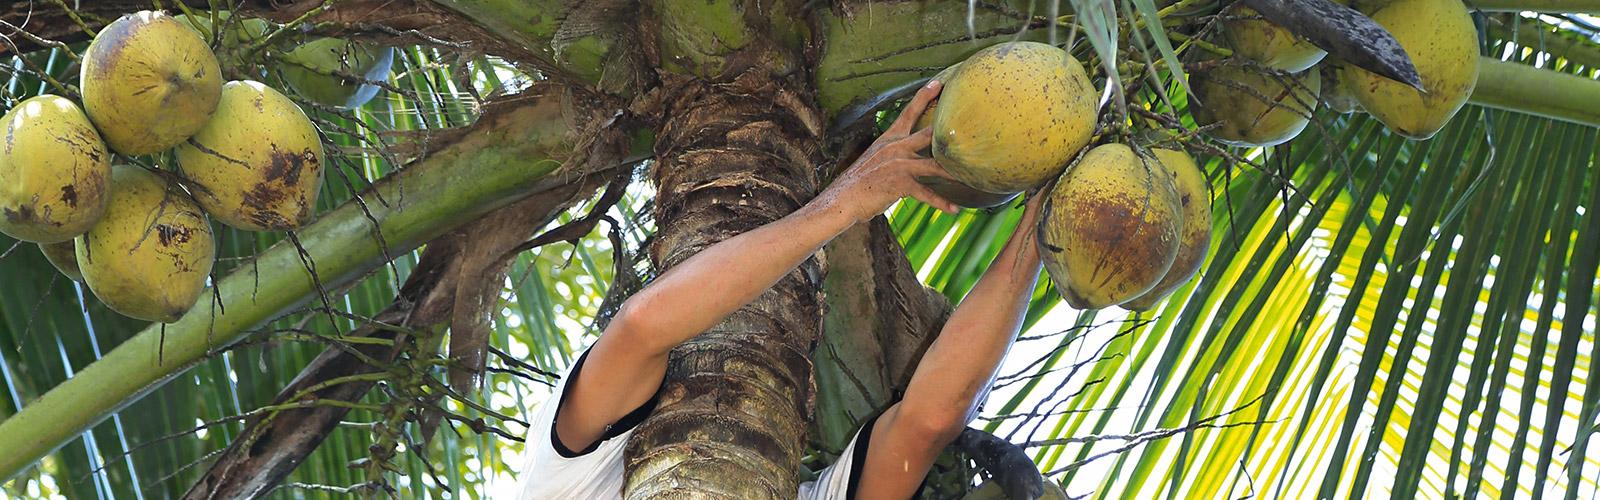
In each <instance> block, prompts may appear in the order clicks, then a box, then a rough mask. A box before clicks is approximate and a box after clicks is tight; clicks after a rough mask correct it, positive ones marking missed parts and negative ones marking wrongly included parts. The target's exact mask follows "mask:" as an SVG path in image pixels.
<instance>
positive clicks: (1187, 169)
mask: <svg viewBox="0 0 1600 500" xmlns="http://www.w3.org/2000/svg"><path fill="white" fill-rule="evenodd" d="M935 78H936V79H938V80H940V81H941V82H943V83H944V90H943V91H942V92H941V94H940V96H939V101H938V102H937V103H936V104H935V105H933V106H931V107H929V108H928V110H926V111H924V114H923V116H921V117H919V121H918V123H917V125H916V127H917V128H918V129H921V128H924V127H933V141H932V145H931V154H932V155H933V158H934V159H935V160H936V161H938V162H939V164H940V165H942V166H944V168H945V170H946V171H948V172H949V173H950V176H951V179H937V178H930V179H926V180H924V181H923V182H924V183H925V184H927V185H928V186H929V187H930V188H932V189H933V190H934V191H935V192H937V193H939V194H941V195H943V196H944V197H945V198H947V199H949V200H950V201H952V202H955V203H957V204H960V205H963V206H967V207H974V208H986V207H992V206H996V205H1000V204H1003V203H1005V202H1007V201H1009V200H1011V199H1012V198H1014V197H1016V196H1017V194H1018V193H1020V192H1023V191H1027V190H1031V189H1035V188H1038V187H1040V186H1042V185H1045V184H1047V183H1049V182H1050V181H1051V180H1055V183H1054V187H1052V188H1051V189H1050V191H1049V192H1041V193H1037V194H1035V195H1034V196H1046V197H1048V198H1047V199H1046V200H1045V203H1044V213H1043V214H1041V217H1040V221H1039V226H1038V227H1037V228H1026V229H1025V230H1036V231H1038V238H1036V241H1037V242H1038V243H1039V245H1040V250H1041V255H1042V256H1043V260H1044V264H1045V269H1046V271H1047V272H1048V273H1049V275H1050V277H1051V279H1052V280H1053V281H1054V283H1055V285H1056V289H1057V290H1059V291H1060V293H1061V295H1062V296H1063V297H1064V298H1065V299H1066V300H1067V302H1068V303H1070V304H1072V305H1073V306H1074V307H1078V308H1092V309H1098V308H1104V307H1109V306H1113V305H1121V306H1122V307H1124V308H1128V309H1134V310H1145V309H1148V308H1150V307H1154V305H1155V304H1156V303H1157V302H1160V300H1161V299H1163V298H1165V297H1166V296H1167V295H1168V294H1170V293H1172V291H1173V290H1175V289H1177V288H1178V287H1180V286H1182V285H1183V284H1184V283H1186V282H1188V281H1189V279H1190V278H1192V277H1194V275H1195V273H1196V272H1197V271H1198V270H1199V268H1200V263H1201V261H1203V260H1204V259H1205V254H1206V251H1207V249H1208V248H1209V246H1210V242H1211V204H1210V198H1209V194H1208V193H1209V190H1208V189H1207V184H1206V179H1205V175H1204V174H1203V173H1202V172H1201V171H1200V168H1199V167H1198V166H1197V165H1196V163H1195V161H1194V159H1193V158H1192V157H1190V156H1189V154H1188V153H1186V152H1183V151H1180V150H1176V149H1147V148H1144V147H1142V146H1136V145H1131V144H1122V143H1115V142H1112V143H1106V144H1101V145H1098V146H1091V145H1090V142H1091V141H1092V140H1093V133H1094V129H1095V126H1096V124H1097V122H1098V110H1097V104H1096V99H1097V98H1098V97H1099V92H1098V91H1096V89H1095V88H1094V86H1093V85H1092V84H1091V83H1090V81H1089V78H1088V76H1087V74H1086V73H1085V72H1084V70H1083V66H1082V64H1081V63H1079V62H1078V61H1077V60H1076V59H1074V58H1073V57H1072V56H1071V55H1070V54H1068V53H1067V52H1066V51H1064V50H1062V49H1060V48H1057V47H1054V46H1051V45H1046V44H1041V43H1034V42H1012V43H1003V44H999V45H995V46H992V47H989V48H986V49H983V50H980V51H978V52H977V53H975V54H973V55H972V56H971V57H969V58H968V59H966V60H965V61H962V62H961V63H958V64H957V65H955V66H952V67H950V68H949V69H946V70H945V71H944V72H943V73H940V74H939V75H938V76H935ZM1069 165H1071V166H1070V168H1069V167H1068V166H1069Z"/></svg>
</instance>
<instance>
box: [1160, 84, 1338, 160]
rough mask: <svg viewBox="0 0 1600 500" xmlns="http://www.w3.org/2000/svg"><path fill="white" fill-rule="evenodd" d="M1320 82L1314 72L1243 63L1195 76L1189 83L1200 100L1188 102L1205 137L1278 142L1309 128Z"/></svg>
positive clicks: (1243, 142)
mask: <svg viewBox="0 0 1600 500" xmlns="http://www.w3.org/2000/svg"><path fill="white" fill-rule="evenodd" d="M1321 82H1322V80H1321V78H1319V77H1318V75H1317V72H1316V71H1307V72H1304V73H1300V74H1297V75H1293V76H1278V75H1273V74H1270V73H1269V72H1267V71H1262V70H1257V69H1255V68H1251V67H1248V66H1246V65H1243V64H1237V63H1229V64H1223V65H1220V66H1217V67H1214V68H1211V69H1209V70H1206V71H1200V72H1195V73H1194V74H1193V78H1191V79H1190V83H1191V84H1192V85H1193V89H1194V92H1195V95H1194V97H1197V98H1198V99H1199V102H1198V103H1196V102H1194V101H1192V100H1191V101H1190V102H1189V112H1190V113H1191V114H1193V115H1194V119H1195V122H1196V123H1199V124H1200V125H1212V124H1216V126H1215V127H1213V128H1210V129H1207V131H1206V133H1207V134H1208V135H1210V136H1212V137H1213V138H1216V139H1217V140H1220V141H1222V142H1226V143H1229V144H1234V145H1240V146H1271V145H1274V144H1280V143H1283V142H1285V141H1288V140H1289V139H1293V138H1294V136H1297V135H1300V132H1301V131H1302V130H1305V128H1306V124H1307V123H1309V122H1310V121H1311V112H1312V111H1313V110H1315V109H1316V105H1317V94H1318V93H1319V92H1320V91H1321V89H1322V86H1321Z"/></svg>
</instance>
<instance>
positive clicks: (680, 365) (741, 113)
mask: <svg viewBox="0 0 1600 500" xmlns="http://www.w3.org/2000/svg"><path fill="white" fill-rule="evenodd" d="M678 80H679V81H678V82H672V83H669V84H668V85H669V86H670V87H669V88H672V89H673V92H672V95H673V98H672V99H671V101H670V104H669V107H668V112H667V117H668V118H667V121H666V123H665V125H663V127H662V132H661V134H660V135H659V139H658V142H657V146H656V161H657V164H656V167H655V170H654V172H653V177H654V179H655V181H656V184H657V185H658V186H660V192H659V194H658V196H657V198H656V220H657V221H658V227H659V230H658V233H657V235H656V244H655V245H654V246H653V247H652V248H651V252H650V254H651V260H652V262H654V263H655V265H656V266H657V268H659V269H663V270H665V269H669V268H671V267H672V266H674V265H676V264H678V263H679V262H682V261H683V260H684V259H685V258H687V257H689V256H691V255H693V254H694V253H696V252H698V251H699V250H701V249H703V248H705V247H707V246H709V245H711V244H713V243H716V242H718V241H721V240H724V239H727V238H729V237H732V236H734V235H736V234H739V233H742V232H744V231H748V230H750V229H753V228H755V227H757V226H759V225H762V224H765V223H767V222H771V221H774V220H777V219H779V218H781V217H783V216H784V215H786V214H788V213H789V212H792V211H794V210H795V209H796V208H799V207H800V206H801V205H802V204H803V203H805V201H807V200H809V199H810V198H811V197H812V196H813V195H814V194H815V193H816V190H817V186H816V166H817V165H819V164H821V162H822V156H821V152H820V151H821V147H820V146H821V139H822V128H821V125H820V123H821V113H820V112H818V111H817V108H816V107H815V104H813V102H812V101H811V98H810V96H809V95H808V94H807V93H806V92H805V91H804V89H805V86H804V85H802V84H800V83H799V82H797V81H795V79H793V78H784V77H781V76H780V77H774V76H769V75H768V74H766V73H764V72H763V71H760V70H755V71H751V72H747V73H745V74H743V75H742V76H740V77H739V78H738V79H736V80H735V81H733V82H731V83H727V84H719V85H713V84H707V83H704V82H702V81H699V80H693V79H687V78H681V77H680V78H679V79H678ZM822 269H823V264H822V262H820V261H819V260H817V259H811V260H808V261H806V262H805V263H804V264H802V265H801V266H800V268H799V269H798V270H796V271H795V272H792V273H789V275H787V276H785V277H784V278H783V279H782V280H780V281H779V282H778V283H777V285H775V286H774V287H773V288H772V289H770V290H768V291H767V292H766V293H763V294H762V295H761V296H760V297H759V298H757V299H756V301H755V302H753V303H751V304H750V305H748V306H745V307H744V308H743V309H740V310H739V311H738V312H736V313H734V314H733V315H732V316H730V317H729V318H728V319H727V320H726V321H723V322H722V323H721V324H719V325H717V326H715V327H713V328H712V329H711V330H710V331H707V332H706V333H704V334H702V335H700V336H699V337H697V338H695V339H694V340H693V341H690V342H689V343H686V344H684V345H682V346H680V347H679V348H678V349H676V350H674V351H673V353H672V357H671V362H670V366H669V368H668V370H667V379H666V382H665V383H664V384H663V387H662V396H661V398H662V399H661V402H660V406H658V407H657V409H656V413H655V415H654V416H652V417H651V418H650V419H648V420H646V421H645V422H644V423H643V424H641V425H640V426H639V428H638V430H637V431H636V432H635V434H634V436H633V440H632V442H630V444H629V446H628V480H627V485H628V486H627V496H628V498H638V499H646V498H649V499H657V498H739V499H762V498H793V497H794V494H795V491H796V488H797V485H796V483H795V470H797V468H798V467H799V465H800V455H801V453H802V452H803V451H804V449H805V439H804V437H805V435H806V422H807V421H808V417H809V415H810V413H811V400H812V399H811V398H812V392H813V391H812V383H811V360H810V352H811V346H812V343H813V342H814V341H815V340H816V337H817V332H818V329H819V326H820V318H821V317H822V304H821V296H820V293H819V290H820V286H821V278H822Z"/></svg>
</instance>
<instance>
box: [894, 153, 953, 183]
mask: <svg viewBox="0 0 1600 500" xmlns="http://www.w3.org/2000/svg"><path fill="white" fill-rule="evenodd" d="M904 161H905V162H906V163H907V165H906V170H907V171H909V172H910V173H911V175H914V176H917V177H939V178H942V179H948V180H951V181H954V180H955V178H954V177H951V176H950V171H948V170H945V169H944V165H940V164H939V162H937V161H934V160H933V158H916V159H907V160H904Z"/></svg>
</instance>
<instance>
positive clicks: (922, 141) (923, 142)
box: [895, 127, 933, 153]
mask: <svg viewBox="0 0 1600 500" xmlns="http://www.w3.org/2000/svg"><path fill="white" fill-rule="evenodd" d="M930 144H933V127H928V128H925V129H922V130H918V131H917V133H915V134H911V135H908V136H906V138H904V139H901V140H899V141H895V145H896V146H899V147H903V148H905V150H906V151H910V152H912V153H917V152H919V151H922V148H926V147H928V145H930Z"/></svg>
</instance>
